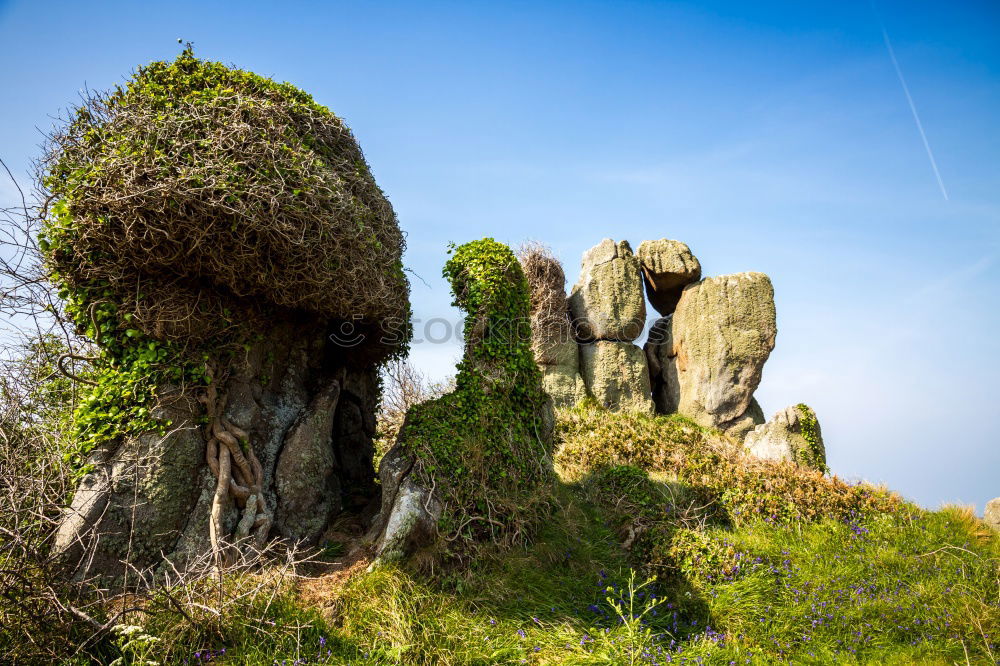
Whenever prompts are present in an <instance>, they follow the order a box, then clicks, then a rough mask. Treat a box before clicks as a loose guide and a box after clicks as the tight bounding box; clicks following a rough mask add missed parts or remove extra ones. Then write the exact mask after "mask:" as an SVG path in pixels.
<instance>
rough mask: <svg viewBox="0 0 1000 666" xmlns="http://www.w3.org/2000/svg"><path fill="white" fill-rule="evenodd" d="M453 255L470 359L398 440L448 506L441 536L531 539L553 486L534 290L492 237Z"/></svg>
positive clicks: (449, 268) (450, 269) (410, 417)
mask: <svg viewBox="0 0 1000 666" xmlns="http://www.w3.org/2000/svg"><path fill="white" fill-rule="evenodd" d="M450 254H451V257H450V258H449V260H448V262H447V263H446V264H445V267H444V276H445V277H446V278H448V280H449V282H450V283H451V287H452V292H453V294H454V297H455V300H454V305H456V306H458V307H460V308H461V309H462V310H464V311H465V312H466V313H467V316H466V319H465V327H464V335H465V355H464V358H463V359H462V361H461V362H460V363H459V364H458V367H457V376H456V377H455V389H454V391H452V392H451V393H448V394H445V395H443V396H441V397H440V398H437V399H435V400H431V401H428V402H425V403H422V404H419V405H416V406H415V407H413V408H412V409H411V410H410V411H409V413H408V414H407V418H406V422H405V424H404V425H403V427H402V429H401V431H400V435H399V443H400V445H401V446H402V447H403V448H404V449H405V450H406V451H408V452H409V453H410V454H411V455H413V456H414V457H415V458H416V459H417V461H418V463H419V469H420V473H421V475H422V479H421V481H422V483H424V484H425V485H426V487H427V488H433V489H435V493H436V496H437V497H439V498H442V499H443V502H444V506H445V510H444V516H443V518H442V526H441V527H442V528H443V531H445V532H447V533H451V534H453V535H462V536H464V537H468V538H475V537H487V538H491V539H493V540H498V541H504V540H507V539H512V540H516V539H519V538H522V539H523V538H524V537H525V535H526V530H527V528H528V525H527V523H530V522H531V516H532V514H533V512H534V510H535V509H536V508H540V507H541V506H542V505H544V503H545V501H546V496H547V490H548V485H549V484H550V483H551V481H552V479H553V473H552V464H551V454H552V448H551V442H550V438H549V437H547V436H546V434H545V430H546V427H545V424H544V423H543V410H544V409H545V406H546V402H547V397H546V395H545V393H544V392H543V390H542V385H541V374H540V373H539V370H538V366H537V365H536V364H535V362H534V358H533V356H532V353H531V346H530V344H531V331H530V325H529V319H528V315H529V300H528V284H527V281H526V280H525V278H524V274H523V273H522V271H521V267H520V264H519V263H518V261H517V258H516V257H515V256H514V254H513V252H511V250H510V249H509V248H508V247H507V246H506V245H503V244H502V243H498V242H497V241H495V240H493V239H492V238H484V239H482V240H478V241H473V242H470V243H466V244H465V245H461V246H458V247H455V246H454V245H452V246H451V249H450ZM450 538H452V539H454V538H456V536H452V537H450Z"/></svg>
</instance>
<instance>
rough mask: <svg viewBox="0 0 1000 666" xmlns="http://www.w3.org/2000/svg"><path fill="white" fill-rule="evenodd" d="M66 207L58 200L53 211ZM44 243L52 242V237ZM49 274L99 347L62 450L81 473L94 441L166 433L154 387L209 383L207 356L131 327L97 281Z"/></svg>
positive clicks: (67, 308) (66, 308)
mask: <svg viewBox="0 0 1000 666" xmlns="http://www.w3.org/2000/svg"><path fill="white" fill-rule="evenodd" d="M64 210H65V209H64V208H63V207H62V206H61V205H60V204H58V203H57V204H56V206H55V212H56V215H57V216H58V215H59V213H60V212H62V211H64ZM50 229H51V227H50ZM50 238H51V236H50ZM47 247H48V248H51V247H52V241H49V242H48V243H47ZM50 278H51V279H52V280H53V281H54V282H55V284H56V286H57V288H58V295H59V297H60V298H61V299H62V300H63V302H64V312H65V314H66V316H67V317H69V319H70V320H71V321H72V322H73V323H74V324H75V325H76V328H77V331H78V332H79V333H80V334H82V335H85V336H86V337H87V338H89V339H90V340H92V341H93V342H94V343H95V344H96V345H97V346H98V348H99V355H98V356H97V357H96V358H95V359H93V360H92V361H91V363H90V370H89V371H88V372H87V374H86V376H85V377H84V379H85V380H87V381H88V382H91V384H88V385H87V386H86V387H85V390H84V392H83V396H82V398H81V399H80V401H79V403H78V404H77V407H76V409H75V410H74V413H73V426H72V429H71V433H72V439H73V441H74V443H75V444H74V446H73V447H72V448H70V449H69V450H68V452H67V453H66V462H67V463H69V465H70V467H71V468H72V469H74V470H75V471H76V472H77V473H78V474H82V473H83V472H85V471H86V467H85V461H86V458H87V455H88V454H89V453H90V452H91V451H92V450H93V449H94V448H96V447H98V446H101V445H103V444H107V443H110V442H114V441H116V440H119V439H121V438H122V437H126V436H129V435H137V434H140V433H144V432H154V433H159V434H164V433H165V432H166V429H167V428H168V427H169V426H170V423H169V422H167V421H163V420H160V419H157V418H156V417H155V416H154V414H153V410H154V405H155V402H156V396H157V389H158V387H160V386H162V385H165V384H173V385H182V384H185V383H189V384H195V385H204V384H207V382H208V378H207V376H206V374H205V370H206V365H205V361H207V360H208V358H209V355H208V353H207V352H204V351H202V352H197V351H195V350H187V349H184V348H182V347H180V346H179V345H177V344H176V343H170V342H163V341H159V340H156V339H153V338H151V337H149V336H148V335H146V334H144V333H142V332H141V331H139V330H138V329H135V328H131V327H130V326H129V320H130V318H131V317H132V315H131V314H130V313H127V312H126V313H120V312H119V310H118V308H117V306H116V305H115V303H114V300H113V294H112V293H111V292H110V291H107V290H102V285H101V284H100V283H96V284H88V285H86V286H79V285H74V286H70V285H69V284H67V283H66V282H64V281H62V280H61V279H60V274H59V273H58V272H56V271H53V272H52V273H51V274H50Z"/></svg>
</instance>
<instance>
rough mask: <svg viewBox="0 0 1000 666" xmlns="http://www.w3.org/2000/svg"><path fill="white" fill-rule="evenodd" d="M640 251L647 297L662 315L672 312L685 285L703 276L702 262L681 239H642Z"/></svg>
mask: <svg viewBox="0 0 1000 666" xmlns="http://www.w3.org/2000/svg"><path fill="white" fill-rule="evenodd" d="M636 254H637V256H638V257H639V263H640V265H641V266H642V277H643V282H644V283H645V285H646V298H648V299H649V302H650V304H651V305H652V306H653V308H654V309H655V310H656V311H657V312H659V313H660V314H661V315H669V314H671V313H672V312H673V311H674V310H675V309H676V308H677V302H678V301H679V300H680V299H681V293H682V292H683V291H684V287H686V286H687V285H689V284H691V283H692V282H697V281H698V280H699V279H701V264H700V263H699V262H698V259H697V258H696V257H695V256H694V255H693V254H692V253H691V249H690V248H689V247H688V246H687V245H685V244H684V243H682V242H680V241H675V240H667V239H666V238H663V239H660V240H655V241H642V242H641V243H639V249H638V252H637V253H636Z"/></svg>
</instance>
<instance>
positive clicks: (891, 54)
mask: <svg viewBox="0 0 1000 666" xmlns="http://www.w3.org/2000/svg"><path fill="white" fill-rule="evenodd" d="M872 9H873V10H874V9H875V3H874V2H872ZM876 16H878V12H876ZM879 23H882V20H881V19H879ZM881 27H882V39H884V40H885V47H886V48H887V49H888V50H889V57H890V58H892V66H893V67H895V68H896V76H898V77H899V83H900V85H901V86H903V93H905V94H906V101H907V102H909V104H910V111H912V112H913V120H915V121H916V123H917V129H918V130H919V131H920V138H921V139H923V141H924V148H926V149H927V158H928V159H929V160H930V161H931V168H932V169H934V177H935V178H937V183H938V187H940V188H941V194H942V195H943V196H944V200H945V201H948V190H946V189H945V187H944V181H943V180H941V172H940V171H938V167H937V161H935V159H934V153H933V151H931V144H930V143H928V141H927V134H926V133H925V132H924V125H923V123H921V122H920V114H918V113H917V106H916V105H915V104H914V103H913V98H912V97H911V96H910V88H909V86H907V85H906V79H904V78H903V70H901V69H900V68H899V61H898V60H896V52H895V51H894V50H893V48H892V42H891V41H889V33H888V32H886V29H885V25H882V26H881Z"/></svg>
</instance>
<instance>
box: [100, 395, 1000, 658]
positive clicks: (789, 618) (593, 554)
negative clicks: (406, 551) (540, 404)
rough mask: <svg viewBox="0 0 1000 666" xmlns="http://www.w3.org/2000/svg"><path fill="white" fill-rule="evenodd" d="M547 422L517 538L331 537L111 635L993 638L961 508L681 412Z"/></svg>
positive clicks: (988, 654)
mask: <svg viewBox="0 0 1000 666" xmlns="http://www.w3.org/2000/svg"><path fill="white" fill-rule="evenodd" d="M558 432H559V436H560V439H561V442H560V449H559V451H558V453H557V456H556V461H555V463H556V467H557V469H558V470H559V472H560V478H561V481H560V483H559V484H558V487H557V488H555V489H554V492H553V497H552V513H551V518H550V519H549V520H548V521H547V523H546V524H545V525H544V526H543V527H542V528H541V530H540V531H539V533H538V534H537V535H535V538H534V539H533V542H532V545H531V546H530V547H528V548H525V549H517V550H514V551H507V552H495V551H491V550H489V549H485V550H480V551H478V553H477V555H476V556H475V558H474V559H473V560H472V561H471V562H465V563H464V564H465V565H466V566H460V567H446V568H445V569H444V570H442V569H441V566H440V564H439V565H437V568H434V569H432V568H430V567H431V565H429V564H428V565H425V568H424V570H423V571H419V572H417V571H410V570H404V569H402V568H398V567H395V566H388V565H383V566H379V567H377V568H374V569H371V570H369V569H368V568H367V567H366V565H367V562H366V560H364V559H363V558H354V560H353V564H351V563H350V562H348V563H344V560H345V558H344V557H341V556H339V554H338V552H337V547H336V546H333V547H331V548H329V549H328V550H327V552H326V559H328V560H330V561H331V562H340V563H344V564H343V565H342V564H330V565H328V568H329V569H332V572H327V573H321V574H320V575H318V576H317V577H314V578H309V579H305V580H303V579H295V578H289V577H285V578H281V577H277V578H272V579H270V580H271V581H274V580H279V581H280V582H278V583H274V584H272V586H271V587H270V588H268V589H269V590H270V592H269V593H268V594H264V595H261V594H257V595H249V596H248V597H247V600H246V601H245V602H243V605H242V606H241V607H239V610H238V612H229V613H225V614H223V615H224V617H222V618H220V617H218V616H217V615H213V613H212V612H209V610H206V611H204V612H202V613H201V614H200V615H198V613H199V611H197V607H195V610H191V607H190V606H189V615H197V617H190V618H184V617H181V616H180V614H179V613H178V614H173V613H170V612H168V611H160V612H158V613H157V614H154V615H153V616H139V619H141V620H142V622H143V625H142V627H143V628H142V629H141V630H139V629H132V630H130V631H132V632H134V633H132V634H130V635H128V636H122V637H120V638H119V639H118V640H117V647H118V649H116V650H113V651H114V652H119V651H121V649H122V648H124V654H125V655H126V663H128V662H129V661H130V660H131V661H132V662H133V663H137V662H139V661H141V659H143V658H149V659H153V660H156V661H159V662H160V663H175V662H178V661H188V662H190V663H198V662H206V661H211V662H216V663H226V664H273V663H277V664H293V663H295V664H307V663H308V664H316V663H321V664H326V663H330V664H333V663H357V664H362V663H366V664H392V663H418V664H424V663H425V664H431V663H443V664H449V663H450V664H468V663H473V664H504V663H537V664H591V663H593V664H597V663H616V664H617V663H651V664H666V663H687V664H701V663H705V664H716V663H718V664H731V663H738V664H744V663H748V664H770V663H782V662H786V663H796V664H803V663H806V664H808V663H817V664H820V663H840V664H866V663H878V664H882V663H897V664H912V663H926V664H939V663H940V664H951V663H963V664H964V663H994V662H995V660H996V658H997V657H998V656H1000V580H998V563H1000V539H998V538H997V537H996V536H995V535H994V534H992V533H991V532H990V531H989V530H988V529H987V528H985V527H984V525H983V524H982V523H981V522H979V521H978V520H977V519H976V518H974V517H973V516H972V514H971V512H969V511H967V510H963V509H958V508H950V509H944V510H941V511H925V510H922V509H920V508H918V507H916V506H913V505H911V504H908V503H906V502H904V501H902V500H901V499H899V498H898V497H895V496H893V495H892V494H890V493H889V492H887V491H885V490H883V489H878V488H874V487H871V486H867V485H852V484H848V483H844V482H842V481H840V480H838V479H836V478H835V477H834V478H831V477H824V476H822V475H821V474H819V473H817V472H812V471H808V470H804V469H801V468H798V467H795V466H794V465H791V464H772V463H765V462H760V461H753V460H748V459H745V458H743V457H742V456H741V454H740V453H739V452H738V451H736V450H735V449H734V447H733V445H732V444H731V443H730V442H729V441H728V440H726V439H725V438H724V437H722V436H720V435H718V434H717V433H712V432H709V431H706V430H703V429H701V428H698V427H697V426H694V425H693V424H691V423H690V422H687V421H685V420H683V419H681V418H678V417H652V416H637V415H625V414H613V413H610V412H607V411H604V410H600V409H596V408H587V407H578V408H576V409H573V410H568V411H564V412H561V413H560V415H559V426H558ZM426 561H428V562H430V561H432V560H426ZM346 564H350V566H346V568H344V565H346ZM266 576H267V574H266V573H255V574H244V575H243V577H242V579H239V580H237V579H232V580H230V581H228V582H227V583H226V586H227V587H230V588H235V587H239V586H243V587H244V588H250V587H252V586H253V585H254V584H257V583H259V581H262V580H263V579H264V578H266ZM260 584H263V583H260ZM202 592H205V590H202ZM210 596H211V595H209V597H210ZM209 605H210V604H208V603H207V604H206V607H208V606H209ZM192 620H193V622H192ZM126 633H127V632H126ZM223 649H224V651H223ZM167 653H169V656H168V654H167Z"/></svg>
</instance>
